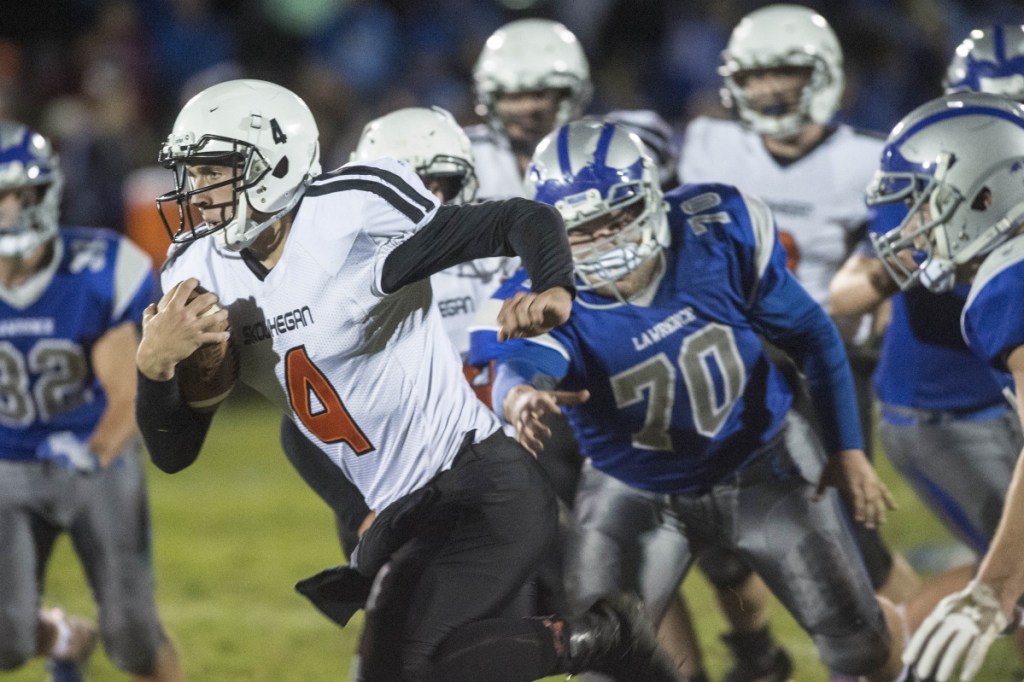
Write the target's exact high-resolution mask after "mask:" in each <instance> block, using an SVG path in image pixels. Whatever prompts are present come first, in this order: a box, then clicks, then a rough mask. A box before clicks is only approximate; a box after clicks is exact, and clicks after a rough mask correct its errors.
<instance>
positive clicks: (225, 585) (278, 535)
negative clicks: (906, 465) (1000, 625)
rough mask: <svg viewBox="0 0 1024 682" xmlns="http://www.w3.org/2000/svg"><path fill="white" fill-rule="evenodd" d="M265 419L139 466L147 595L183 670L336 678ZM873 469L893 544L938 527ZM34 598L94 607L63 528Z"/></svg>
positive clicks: (713, 619) (32, 672) (708, 650)
mask: <svg viewBox="0 0 1024 682" xmlns="http://www.w3.org/2000/svg"><path fill="white" fill-rule="evenodd" d="M277 424H278V417H277V415H276V414H275V413H274V412H273V411H272V410H271V408H269V407H268V406H267V405H266V404H265V403H264V402H263V401H262V400H261V399H259V398H254V397H252V396H246V395H240V396H237V397H235V398H232V400H230V401H229V402H228V403H227V404H226V405H225V406H224V407H223V408H222V409H221V411H220V414H218V416H217V419H216V421H215V422H214V427H213V429H212V430H211V432H210V436H209V438H208V440H207V443H206V447H205V449H204V451H203V454H202V455H201V456H200V458H199V459H198V460H197V462H196V463H195V464H194V465H193V466H192V467H190V468H189V469H186V470H185V471H183V472H181V473H179V474H176V475H174V476H169V475H166V474H163V473H161V472H159V471H157V470H156V469H154V468H153V467H150V468H149V488H150V497H151V504H152V512H153V527H154V533H155V561H156V575H157V587H158V592H157V599H158V602H159V605H160V611H161V614H162V617H163V622H164V625H165V627H166V628H167V630H168V631H169V632H170V634H171V636H172V637H173V639H174V641H175V642H176V644H177V646H178V650H179V653H180V655H181V658H182V662H183V665H184V668H185V672H186V675H187V678H188V679H189V680H191V681H193V682H195V681H202V682H236V681H237V682H293V681H294V682H320V681H327V680H346V679H348V674H347V671H348V669H349V660H350V657H351V654H352V652H353V651H354V649H355V646H356V637H357V634H358V631H359V624H360V622H361V616H357V617H356V619H354V620H353V623H352V624H350V625H349V627H347V628H345V629H344V630H339V629H338V628H336V627H335V626H334V625H333V624H332V623H330V622H329V621H327V620H326V619H325V618H324V617H323V616H321V615H320V614H319V613H318V612H316V611H315V610H314V609H313V607H312V606H310V605H309V604H308V603H307V602H306V601H305V599H304V598H302V597H300V596H299V595H298V594H297V593H296V592H295V591H294V590H293V588H292V586H293V585H294V583H295V582H296V581H297V580H299V579H301V578H304V577H306V576H308V575H311V574H313V573H315V572H316V571H318V570H320V569H321V568H324V567H326V566H329V565H333V564H337V563H340V562H341V560H342V557H341V552H340V550H339V548H338V544H337V540H336V537H335V534H334V527H333V522H332V517H331V515H330V514H329V512H328V511H327V508H326V507H325V506H324V505H323V503H322V502H320V500H319V499H318V498H317V497H316V496H315V495H314V494H313V493H312V492H311V491H309V490H308V489H307V488H306V487H305V486H304V484H303V483H302V482H301V481H300V479H299V477H298V475H297V474H296V473H295V472H294V471H293V470H292V469H291V468H290V466H289V464H288V463H287V461H286V460H285V458H284V457H283V455H281V453H280V450H279V447H278V442H277ZM880 469H881V470H882V473H883V476H884V477H885V479H886V481H887V482H888V483H889V484H890V486H891V487H892V488H893V490H894V492H895V494H896V496H897V498H898V500H899V503H900V509H899V510H898V511H897V512H895V513H893V514H892V515H891V516H890V521H889V523H888V525H887V526H886V527H885V530H884V534H885V535H886V537H887V538H888V539H889V540H890V542H891V544H892V546H894V547H897V548H906V549H909V548H913V547H917V546H920V545H924V544H931V543H941V542H945V541H946V540H948V535H947V534H946V533H945V532H944V531H943V530H942V529H941V528H940V526H939V525H938V523H937V522H936V521H934V520H933V519H932V518H931V517H930V516H929V514H928V513H927V512H926V511H924V510H923V508H922V507H921V505H920V504H919V503H918V502H917V500H916V499H915V498H914V497H913V495H912V494H911V493H910V491H909V490H908V489H907V488H906V486H904V485H903V484H902V482H901V481H900V480H899V479H898V478H897V476H896V475H895V474H893V473H892V471H891V470H890V469H889V468H888V466H887V465H886V463H885V462H882V463H881V465H880ZM684 590H685V592H686V594H687V596H688V598H689V600H690V608H691V611H692V612H693V613H694V614H695V619H696V620H697V623H696V626H697V629H698V632H699V634H700V637H701V640H702V643H703V645H704V652H705V656H706V660H707V667H708V669H709V673H710V674H711V678H712V679H719V678H720V677H721V675H722V674H723V673H724V671H725V668H726V667H727V665H728V659H727V655H726V652H725V649H724V646H723V645H722V644H721V642H720V641H719V639H718V635H719V634H720V633H721V632H722V630H723V625H722V620H721V617H720V616H719V614H718V611H717V608H716V607H715V606H714V603H713V600H712V598H711V596H710V593H709V591H708V588H707V586H706V584H704V583H703V582H702V579H701V578H700V576H699V575H698V574H697V573H696V572H694V573H693V574H692V575H691V577H690V578H688V580H687V582H686V585H685V587H684ZM45 602H46V604H47V605H61V606H64V607H66V608H68V609H69V610H73V611H76V612H78V613H83V614H86V615H90V616H94V615H95V609H94V607H93V605H92V602H91V600H90V598H89V595H88V590H87V588H86V587H85V583H84V581H83V578H82V572H81V569H80V568H79V566H78V563H77V560H76V558H75V557H74V555H73V553H72V552H71V550H70V544H69V543H68V542H67V541H66V539H65V540H61V542H60V544H59V546H58V549H57V551H56V553H55V555H54V557H53V561H52V562H51V565H50V570H49V575H48V577H47V585H46V598H45ZM773 628H774V631H775V633H776V635H777V637H778V638H779V639H780V640H782V641H784V642H785V643H786V646H787V647H788V648H789V650H790V651H791V653H792V654H793V656H794V658H795V659H796V665H797V668H796V672H795V673H794V675H793V679H794V680H797V681H798V682H820V681H823V680H825V679H827V676H826V672H825V669H824V667H823V666H822V665H821V664H820V663H819V662H818V660H817V656H816V654H815V651H814V648H813V646H812V645H811V643H810V640H809V639H808V638H807V637H806V636H805V635H804V634H803V633H802V631H800V630H799V628H798V627H797V626H796V625H795V624H794V623H793V621H792V620H791V619H790V618H789V616H788V615H787V614H786V613H785V612H784V611H783V610H782V609H781V607H779V606H778V605H776V606H775V607H774V610H773ZM90 673H91V675H90V679H92V680H98V681H106V680H121V679H124V676H123V675H121V674H120V673H118V672H117V671H116V670H115V669H114V668H113V667H112V666H111V664H110V663H109V662H108V661H107V659H106V657H105V656H104V655H103V653H102V651H98V652H97V654H96V656H94V658H93V665H92V667H91V670H90ZM44 677H45V673H44V667H43V665H42V663H41V662H38V661H36V662H33V663H32V664H30V665H28V666H25V667H24V668H22V669H21V670H19V671H17V672H15V673H10V674H7V675H2V674H0V679H3V680H5V682H6V681H7V680H10V681H11V682H29V681H31V682H38V681H39V680H41V679H44ZM550 679H552V680H554V679H560V678H550ZM1020 679H1021V672H1020V669H1019V668H1018V667H1017V665H1016V661H1015V656H1014V654H1013V652H1012V647H1011V646H1010V643H1009V642H1008V641H999V642H997V643H996V645H995V647H994V648H993V651H992V652H991V653H990V655H989V659H988V662H987V664H986V667H985V669H984V670H983V671H982V673H981V675H980V676H979V680H980V681H981V682H1001V681H1003V680H1006V681H1010V680H1020Z"/></svg>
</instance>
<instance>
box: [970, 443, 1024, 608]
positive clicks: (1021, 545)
mask: <svg viewBox="0 0 1024 682" xmlns="http://www.w3.org/2000/svg"><path fill="white" fill-rule="evenodd" d="M1022 520H1024V453H1022V455H1021V456H1020V457H1018V458H1017V466H1016V468H1015V469H1014V472H1013V479H1012V480H1011V482H1010V488H1009V490H1008V491H1007V494H1006V502H1005V504H1004V505H1003V515H1002V518H1001V519H1000V521H999V527H998V528H997V529H996V534H995V537H993V539H992V544H991V545H990V546H989V551H988V553H987V554H986V555H985V557H984V559H982V562H981V566H980V567H979V568H978V579H979V580H981V581H982V582H983V583H985V584H986V585H988V586H990V587H991V588H992V589H993V590H995V592H996V594H997V595H999V601H1000V602H1001V604H1002V607H1003V612H1004V613H1009V612H1011V611H1012V610H1013V607H1014V605H1015V604H1016V603H1017V600H1018V599H1019V598H1020V597H1021V595H1024V562H1021V555H1022V554H1024V523H1022Z"/></svg>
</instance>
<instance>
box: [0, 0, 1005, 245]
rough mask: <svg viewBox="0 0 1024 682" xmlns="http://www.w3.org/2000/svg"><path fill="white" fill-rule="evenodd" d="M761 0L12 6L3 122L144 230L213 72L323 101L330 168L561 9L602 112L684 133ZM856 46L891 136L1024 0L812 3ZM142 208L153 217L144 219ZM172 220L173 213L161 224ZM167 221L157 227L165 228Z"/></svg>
mask: <svg viewBox="0 0 1024 682" xmlns="http://www.w3.org/2000/svg"><path fill="white" fill-rule="evenodd" d="M766 4H771V3H769V2H765V1H763V0H762V1H760V2H754V1H752V0H35V2H4V3H3V5H4V9H3V12H2V13H0V116H2V117H8V118H15V119H20V120H22V121H25V122H27V123H29V124H31V125H32V126H34V127H36V128H37V129H38V130H40V131H41V132H43V133H44V134H47V135H49V136H50V137H51V138H52V139H53V140H54V143H55V145H56V147H57V149H58V150H59V151H60V153H61V159H62V163H63V164H64V168H65V171H66V175H67V181H68V182H67V186H66V190H65V194H64V201H65V207H64V213H63V217H64V220H63V222H64V223H67V224H78V225H101V226H107V227H112V228H115V229H118V230H122V231H124V230H126V227H127V228H128V229H127V231H128V232H129V233H130V234H131V233H132V232H134V230H132V229H131V228H132V227H133V225H132V223H133V222H134V221H141V223H146V224H147V228H146V229H149V227H148V225H152V223H151V222H149V221H148V220H146V219H145V215H146V214H147V213H148V214H149V215H152V214H153V213H154V210H153V207H154V204H153V202H152V199H153V197H155V195H156V194H157V193H159V191H162V190H163V189H166V187H164V186H163V185H165V184H167V183H170V182H171V177H170V174H169V173H167V174H166V179H164V176H163V175H157V170H156V169H154V168H153V166H154V164H155V160H156V154H157V150H158V147H159V144H160V141H161V140H162V139H163V138H164V137H165V136H166V135H167V133H168V132H169V131H170V127H171V125H172V123H173V120H174V117H175V115H176V113H177V111H178V109H179V108H180V106H181V105H182V104H183V103H184V102H185V101H186V100H187V98H188V97H190V96H191V95H192V94H194V93H196V92H198V91H199V90H201V89H203V88H204V87H206V86H207V85H210V84H212V83H214V82H217V81H220V80H225V79H229V78H238V77H252V78H263V79H267V80H272V81H275V82H278V83H280V84H282V85H285V86H286V87H289V88H291V89H292V90H294V91H295V92H297V93H298V94H300V95H301V96H302V97H303V98H304V99H305V100H306V102H307V103H309V105H310V107H311V109H312V110H313V113H314V115H315V116H316V117H317V120H318V122H319V125H320V135H321V143H322V149H323V151H322V154H323V161H324V164H323V165H324V168H325V169H329V168H333V167H335V166H338V165H340V164H342V163H343V162H345V161H346V160H347V158H348V154H349V152H350V150H351V149H352V147H353V146H354V144H355V141H356V140H357V138H358V136H359V133H360V131H361V129H362V126H363V125H364V124H365V123H366V122H367V121H369V120H370V119H372V118H374V117H376V116H379V115H381V114H383V113H386V112H388V111H391V110H393V109H396V108H399V107H403V106H413V105H435V104H436V105H440V106H443V107H445V108H446V109H448V110H450V111H451V112H452V113H453V114H454V115H455V117H456V118H457V119H458V120H459V122H460V123H462V124H465V125H468V124H472V123H475V122H478V121H479V120H480V119H479V117H478V115H477V113H476V112H475V111H474V104H475V100H474V96H473V92H472V81H471V73H472V67H473V63H474V61H475V60H476V57H477V55H478V54H479V51H480V49H481V47H482V46H483V43H484V40H485V39H486V38H487V36H488V35H489V34H490V33H491V32H492V31H494V30H495V29H496V28H498V27H499V26H501V25H502V24H504V23H506V22H508V21H511V20H512V19H517V18H522V17H526V16H541V17H547V18H552V19H557V20H559V21H561V22H563V23H564V24H565V25H566V26H568V27H569V28H570V29H571V30H572V31H573V32H574V33H576V35H577V36H578V37H579V38H580V40H581V41H582V43H583V46H584V48H585V50H586V51H587V54H588V56H589V58H590V61H591V68H592V73H593V79H594V84H595V98H594V102H593V103H592V104H591V107H590V108H591V110H592V111H595V112H600V111H607V110H610V109H623V108H627V109H628V108H651V109H654V110H656V111H658V112H659V113H661V114H662V115H663V116H664V117H665V118H666V120H668V121H669V122H670V123H672V124H673V125H675V126H676V127H677V128H678V129H680V130H681V129H682V127H683V126H684V125H685V123H686V121H687V120H688V119H690V118H691V117H693V116H694V115H696V114H698V113H709V112H710V113H716V112H717V113H720V114H722V115H727V112H724V111H722V110H721V109H720V106H721V105H720V104H719V98H718V88H719V84H720V81H719V76H718V73H717V68H718V66H719V61H720V53H721V51H722V49H723V48H724V47H725V44H726V41H727V40H728V37H729V32H730V31H731V29H732V27H733V26H734V25H735V24H736V22H737V21H738V20H739V19H740V18H741V17H742V16H743V15H744V14H746V13H748V12H749V11H751V10H752V9H755V8H757V7H759V6H763V5H766ZM801 4H805V5H808V6H811V7H814V8H815V9H817V10H819V11H820V12H821V13H822V14H823V15H824V16H825V17H826V18H827V19H828V20H829V22H830V23H831V24H832V26H833V28H834V29H835V31H836V33H837V34H838V36H839V39H840V42H841V43H842V46H843V49H844V53H845V56H846V71H847V91H846V96H845V98H844V102H843V108H842V112H841V117H842V118H843V120H845V121H846V122H849V123H851V124H853V125H855V126H858V127H862V128H867V129H873V130H877V131H880V132H885V131H887V130H888V129H889V127H891V126H892V125H893V124H894V123H895V122H896V121H897V120H898V119H899V118H900V117H901V116H902V115H903V114H904V113H906V112H907V111H909V110H910V109H911V108H913V107H914V106H916V105H917V104H920V103H921V102H923V101H925V100H927V99H929V98H931V97H933V96H935V95H938V94H940V93H941V79H942V75H943V72H944V70H945V67H946V65H947V64H948V62H949V58H950V56H951V54H952V52H953V49H954V47H955V46H956V45H957V44H958V43H959V42H960V41H961V40H962V39H963V38H964V37H965V36H966V34H967V32H968V31H969V30H970V29H971V28H973V27H976V26H984V25H988V24H993V23H1024V4H1022V3H1021V2H1020V1H1019V0H1018V1H1016V2H1015V1H1013V0H831V1H827V2H826V1H820V2H814V1H810V2H802V3H801ZM140 216H141V217H140ZM156 225H157V226H158V225H159V220H157V221H156ZM155 229H159V228H158V227H156V228H155Z"/></svg>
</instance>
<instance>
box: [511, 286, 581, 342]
mask: <svg viewBox="0 0 1024 682" xmlns="http://www.w3.org/2000/svg"><path fill="white" fill-rule="evenodd" d="M571 311H572V295H571V294H570V293H569V292H568V291H567V290H565V289H563V288H562V287H552V288H550V289H548V290H546V291H542V292H540V293H539V294H534V293H529V294H527V293H523V292H520V293H518V294H516V295H515V296H513V297H512V298H509V299H506V300H505V302H504V303H503V304H502V305H501V311H500V312H498V324H499V325H501V327H500V328H499V329H498V341H506V340H508V339H516V338H522V337H524V336H537V335H538V334H543V333H545V332H548V331H551V330H552V329H553V328H555V327H557V326H558V325H560V324H562V323H564V322H565V321H566V320H568V319H569V313H570V312H571Z"/></svg>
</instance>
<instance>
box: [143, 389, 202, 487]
mask: <svg viewBox="0 0 1024 682" xmlns="http://www.w3.org/2000/svg"><path fill="white" fill-rule="evenodd" d="M138 387H139V388H138V397H137V398H136V401H135V417H136V420H137V421H138V424H139V431H140V432H141V433H142V438H143V440H144V441H145V443H146V449H147V450H148V451H149V456H150V458H151V459H152V460H153V464H155V465H156V466H157V468H159V469H160V470H161V471H166V472H167V473H175V472H177V471H181V470H182V469H184V468H185V467H187V466H188V465H190V464H192V462H194V461H195V459H196V457H198V456H199V451H200V449H201V448H202V446H203V441H204V440H205V439H206V432H207V431H208V430H209V428H210V422H211V421H212V419H213V415H212V413H211V414H205V413H201V412H196V411H195V410H193V409H192V408H190V407H189V406H188V405H187V404H185V401H183V400H182V399H181V394H180V393H179V391H178V382H177V379H171V380H169V381H153V380H152V379H149V378H147V377H146V376H145V375H144V374H142V373H141V372H140V373H139V374H138Z"/></svg>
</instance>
